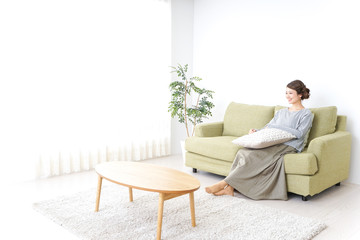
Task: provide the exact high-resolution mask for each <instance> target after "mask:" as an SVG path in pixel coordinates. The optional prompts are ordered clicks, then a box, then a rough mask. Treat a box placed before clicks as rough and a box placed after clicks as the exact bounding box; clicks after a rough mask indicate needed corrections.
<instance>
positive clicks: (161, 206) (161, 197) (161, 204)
mask: <svg viewBox="0 0 360 240" xmlns="http://www.w3.org/2000/svg"><path fill="white" fill-rule="evenodd" d="M164 197H165V194H164V193H160V194H159V209H158V225H157V235H156V239H157V240H161V226H162V219H163V211H164V201H165V199H164Z"/></svg>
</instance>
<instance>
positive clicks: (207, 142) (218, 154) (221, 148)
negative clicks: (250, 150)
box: [185, 136, 242, 162]
mask: <svg viewBox="0 0 360 240" xmlns="http://www.w3.org/2000/svg"><path fill="white" fill-rule="evenodd" d="M234 139H236V137H233V136H219V137H189V138H187V139H186V141H185V150H186V151H188V152H192V153H196V154H200V155H202V156H206V157H211V158H216V159H220V160H223V161H228V162H233V161H234V158H235V155H236V153H237V151H238V150H239V149H240V148H242V147H241V146H238V145H236V144H233V143H232V141H233V140H234Z"/></svg>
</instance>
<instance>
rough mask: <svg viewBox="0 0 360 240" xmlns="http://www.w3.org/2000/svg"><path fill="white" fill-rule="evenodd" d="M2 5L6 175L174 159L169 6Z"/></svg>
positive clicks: (135, 1) (139, 1)
mask: <svg viewBox="0 0 360 240" xmlns="http://www.w3.org/2000/svg"><path fill="white" fill-rule="evenodd" d="M1 5H2V6H1V7H0V8H1V9H2V10H0V15H1V16H0V22H1V23H0V32H1V33H0V34H1V35H2V36H1V39H0V42H1V46H0V50H1V53H0V54H1V56H0V61H1V62H0V63H1V64H0V65H1V69H0V70H1V71H0V76H1V79H0V81H1V87H0V88H1V89H0V93H1V94H0V95H1V96H0V98H1V103H0V104H1V108H2V109H1V112H2V115H3V117H2V118H1V120H0V121H1V122H0V125H1V127H0V128H1V133H0V134H1V137H0V138H1V146H2V151H1V156H0V157H1V162H2V164H3V166H6V169H7V172H8V173H9V172H10V174H11V175H13V176H14V175H15V176H17V178H23V179H29V178H34V177H45V176H53V175H60V174H64V173H71V172H76V171H81V170H87V169H92V168H93V167H94V166H95V165H96V164H97V163H100V162H105V161H114V160H120V161H136V160H142V159H147V158H153V157H158V156H164V155H168V154H169V151H170V143H169V141H170V117H169V114H168V112H167V103H168V101H169V94H168V84H169V82H170V74H169V70H170V68H169V66H170V57H171V56H170V54H171V19H170V18H171V16H170V14H171V11H170V2H169V1H164V0H162V1H161V0H117V1H115V0H113V1H112V0H110V1H100V0H93V1H84V0H61V1H40V0H35V1H16V0H14V1H7V2H6V3H4V2H3V3H1Z"/></svg>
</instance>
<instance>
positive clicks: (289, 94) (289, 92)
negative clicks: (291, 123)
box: [286, 88, 302, 104]
mask: <svg viewBox="0 0 360 240" xmlns="http://www.w3.org/2000/svg"><path fill="white" fill-rule="evenodd" d="M301 97H302V95H301V94H298V93H297V92H296V91H295V90H293V89H291V88H286V99H287V100H288V102H289V104H294V103H298V102H301Z"/></svg>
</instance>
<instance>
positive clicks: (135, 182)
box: [95, 161, 200, 193]
mask: <svg viewBox="0 0 360 240" xmlns="http://www.w3.org/2000/svg"><path fill="white" fill-rule="evenodd" d="M95 171H96V173H97V174H99V175H100V176H101V177H103V178H105V179H107V180H109V181H111V182H114V183H117V184H120V185H123V186H127V187H131V188H135V189H140V190H145V191H151V192H160V193H187V192H192V191H195V190H197V189H199V188H200V182H199V180H197V179H196V178H195V177H193V176H191V175H190V174H187V173H184V172H181V171H178V170H176V169H172V168H167V167H163V166H159V165H154V164H149V163H140V162H124V161H115V162H106V163H101V164H98V165H97V166H96V167H95Z"/></svg>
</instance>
